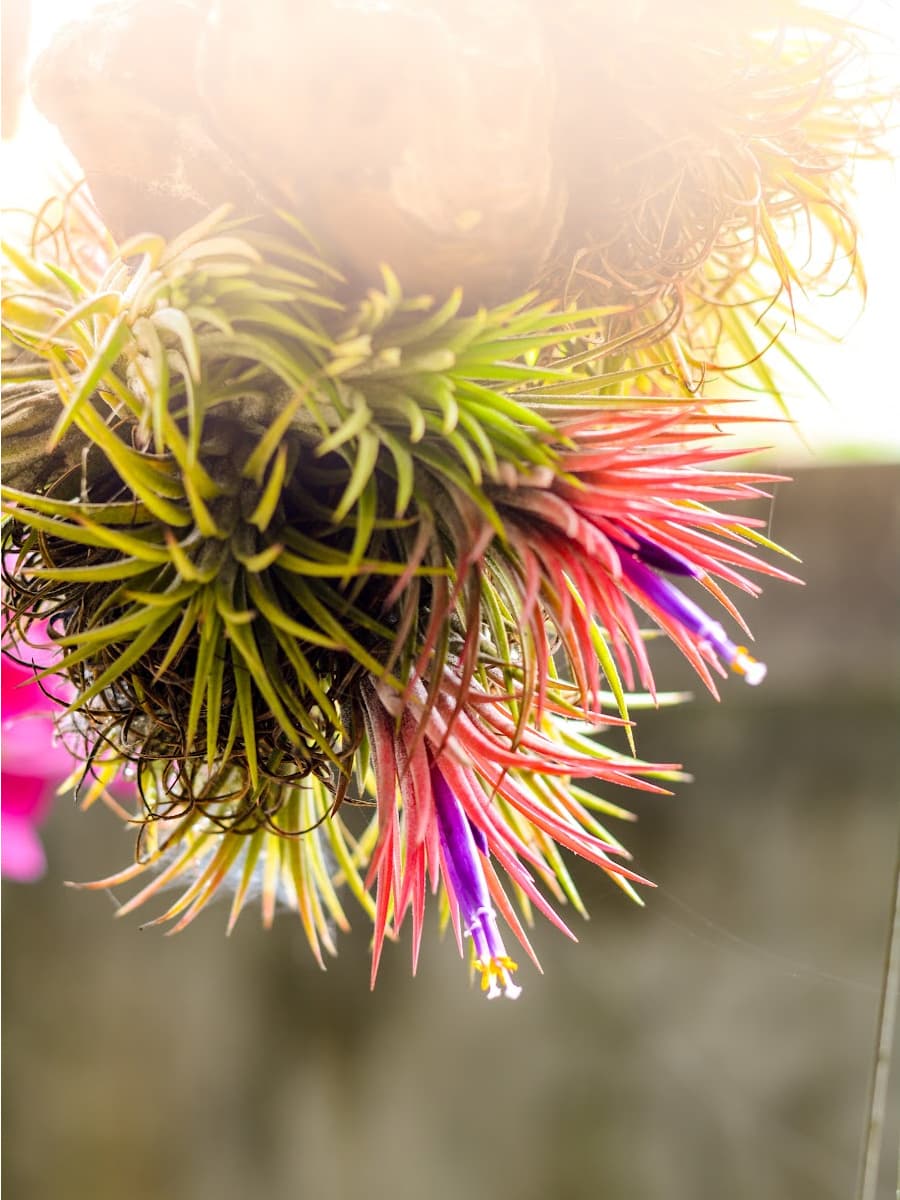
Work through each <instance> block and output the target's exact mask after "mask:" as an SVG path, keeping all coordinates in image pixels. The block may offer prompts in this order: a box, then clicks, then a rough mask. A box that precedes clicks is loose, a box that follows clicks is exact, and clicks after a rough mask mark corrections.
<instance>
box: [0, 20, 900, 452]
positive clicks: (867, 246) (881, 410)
mask: <svg viewBox="0 0 900 1200" xmlns="http://www.w3.org/2000/svg"><path fill="white" fill-rule="evenodd" d="M100 2H101V0H32V50H33V52H34V53H36V52H37V51H38V50H39V49H40V48H41V47H42V46H43V45H45V44H46V42H47V41H48V40H49V39H50V37H52V34H53V32H54V30H55V29H56V28H57V27H58V26H59V25H61V24H63V23H64V22H65V21H68V20H71V19H72V18H73V17H76V16H79V15H82V14H84V13H86V12H89V11H90V10H91V9H93V8H96V7H98V4H99V3H100ZM735 2H736V0H735ZM824 3H825V6H827V7H829V8H832V9H834V10H835V11H838V12H841V13H842V14H845V15H846V14H847V13H848V11H849V12H850V13H852V15H853V16H854V17H855V19H856V20H857V21H858V22H859V24H860V25H863V26H865V27H867V28H869V29H871V30H873V31H875V32H876V34H877V35H878V36H877V40H876V43H875V46H876V49H875V59H876V66H877V70H878V73H879V75H881V76H882V77H884V78H887V79H893V80H894V82H895V84H896V85H897V86H898V87H900V4H897V3H894V2H893V0H859V2H858V3H855V4H852V5H848V4H841V3H840V2H839V0H824ZM894 123H895V126H898V128H895V129H894V131H893V133H892V135H891V140H892V150H893V153H894V158H895V161H894V162H893V163H892V164H887V163H860V164H859V165H858V167H857V169H856V176H855V183H856V194H857V199H856V203H855V206H854V207H855V212H856V215H857V218H858V222H859V228H860V250H861V253H862V258H863V262H864V263H865V266H866V273H867V276H868V283H869V292H868V301H867V304H866V307H865V310H864V311H862V312H860V304H859V301H858V298H856V297H853V298H850V297H845V296H841V297H838V298H834V299H829V298H827V297H826V298H824V299H822V300H821V301H820V302H819V303H818V304H817V305H813V306H812V307H811V310H810V312H811V315H812V317H813V318H814V319H815V318H818V319H819V320H820V321H821V323H822V324H823V325H825V327H826V328H827V329H828V330H829V332H830V333H831V334H833V335H835V336H836V337H837V338H838V339H839V340H837V341H833V342H826V341H822V340H819V339H817V340H815V341H810V340H808V339H807V338H806V337H805V336H804V338H803V340H801V339H800V337H799V335H794V336H793V337H791V340H790V342H789V344H790V347H791V349H792V351H793V352H794V353H795V354H796V355H797V356H798V357H800V358H801V359H802V360H803V362H804V365H805V366H806V367H807V368H808V369H809V371H810V373H811V374H812V375H813V376H814V377H815V378H816V379H817V381H818V382H819V384H820V386H821V387H822V388H823V389H824V391H825V392H826V393H827V394H828V397H829V401H828V402H825V401H823V400H822V398H821V396H820V395H819V394H818V393H817V392H816V391H815V390H814V389H813V388H811V387H809V386H807V385H805V384H803V385H802V387H801V386H800V385H799V384H798V385H797V387H796V389H795V390H792V391H790V392H789V394H788V400H789V405H790V409H791V413H792V415H793V416H794V417H795V419H796V422H797V426H798V427H799V428H800V429H802V431H803V441H801V440H800V438H799V437H798V436H797V434H796V433H795V432H793V431H792V430H790V429H788V428H783V429H781V430H779V431H776V432H775V433H774V434H773V435H771V436H770V429H771V427H770V429H769V430H767V431H766V436H765V441H766V442H773V443H777V444H778V447H779V457H780V458H781V459H783V460H788V461H792V462H796V463H797V464H801V463H812V462H816V461H823V460H825V459H833V458H834V457H850V456H852V457H862V458H867V459H890V460H895V461H896V460H898V459H900V371H898V369H897V367H896V366H895V365H894V363H893V361H892V359H893V354H894V353H895V352H896V351H897V350H898V349H900V301H898V285H900V105H898V108H897V110H896V111H895V114H894ZM61 153H64V152H61V150H60V144H59V140H58V138H56V136H55V133H54V131H53V130H52V129H51V128H50V127H49V126H48V125H47V124H46V123H45V122H43V121H42V120H41V119H40V118H39V117H38V116H37V114H36V113H34V112H33V111H32V110H26V111H25V113H24V114H23V119H22V124H21V127H20V132H19V135H18V136H17V138H16V139H15V141H14V142H13V143H5V144H3V146H2V159H0V200H2V203H3V205H4V206H8V205H22V206H25V207H35V206H37V205H38V204H39V203H40V202H41V200H42V199H43V198H44V195H45V189H46V186H47V185H46V177H47V176H46V172H47V164H48V163H50V162H52V161H54V160H55V159H58V157H59V155H60V154H61ZM804 442H805V443H806V445H804Z"/></svg>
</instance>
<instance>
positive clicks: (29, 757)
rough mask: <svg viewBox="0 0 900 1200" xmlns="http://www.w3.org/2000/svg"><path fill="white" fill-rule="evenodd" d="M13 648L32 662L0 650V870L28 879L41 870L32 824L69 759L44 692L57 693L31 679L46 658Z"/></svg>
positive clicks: (43, 812)
mask: <svg viewBox="0 0 900 1200" xmlns="http://www.w3.org/2000/svg"><path fill="white" fill-rule="evenodd" d="M16 651H17V658H19V659H23V660H26V662H27V660H29V659H31V660H32V661H33V662H34V664H35V666H27V665H24V663H23V662H19V661H17V660H16V659H14V658H12V657H10V656H9V655H7V654H0V679H2V700H3V710H2V732H3V759H2V793H0V810H2V828H0V873H2V875H3V876H4V878H7V879H15V880H18V881H19V882H22V883H28V882H31V881H32V880H35V879H38V878H39V877H40V876H41V875H42V874H43V873H44V869H45V867H46V859H45V857H44V848H43V846H42V845H41V841H40V838H39V837H38V834H37V827H38V825H40V823H41V822H42V821H43V819H44V817H45V816H46V814H47V810H48V809H49V806H50V802H51V800H52V798H53V793H54V791H55V789H56V787H58V786H59V784H60V783H62V781H63V780H64V779H65V778H66V776H67V775H68V774H69V773H70V771H71V770H72V765H73V761H74V760H73V758H72V756H71V754H70V753H69V752H68V750H66V748H65V746H64V745H63V744H62V743H61V742H60V741H59V740H58V739H57V738H56V736H55V733H54V725H53V719H52V714H53V711H54V709H55V708H56V707H57V706H56V704H55V703H54V701H53V699H52V697H51V695H48V694H47V693H48V691H49V692H52V693H55V694H57V695H58V694H59V690H60V689H59V687H58V686H57V687H56V688H52V687H49V686H48V683H49V681H48V683H45V684H44V685H43V686H42V685H41V684H40V683H38V682H36V681H35V678H34V676H35V670H36V669H37V668H41V667H44V666H47V665H48V663H49V661H51V660H50V659H49V656H48V655H47V654H45V653H44V652H43V651H41V650H32V649H31V647H25V646H17V647H16ZM53 682H54V683H55V682H56V681H53ZM45 688H47V691H45V690H44V689H45ZM60 698H62V697H61V696H60Z"/></svg>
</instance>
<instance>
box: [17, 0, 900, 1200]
mask: <svg viewBox="0 0 900 1200" xmlns="http://www.w3.org/2000/svg"><path fill="white" fill-rule="evenodd" d="M60 7H61V6H59V5H57V6H55V9H54V6H53V5H50V4H48V3H44V4H43V5H42V4H38V3H35V5H34V12H35V29H34V31H33V40H34V41H35V44H37V43H39V42H40V41H42V40H46V36H47V30H48V28H49V26H48V24H47V23H48V22H52V21H53V20H59V19H60V13H59V11H58V10H59V8H60ZM65 7H66V10H67V11H68V12H71V11H73V9H74V8H75V7H76V6H75V5H73V4H69V5H66V6H65ZM860 7H861V10H865V12H866V13H868V14H869V16H870V18H871V20H872V22H877V21H878V20H880V19H882V18H884V21H885V22H887V21H888V20H889V19H890V15H891V10H890V7H889V6H885V5H883V4H878V3H875V4H871V5H868V6H865V5H863V6H860ZM51 144H52V138H51V137H50V135H49V134H48V132H47V130H46V129H42V128H41V127H40V125H39V124H38V123H37V121H36V118H35V116H34V114H33V113H30V112H28V111H26V112H25V113H24V114H23V118H22V123H21V130H20V134H19V137H18V139H17V141H16V142H15V143H13V144H7V145H5V146H4V147H3V155H4V180H5V182H4V189H5V191H6V198H7V199H9V198H10V194H11V193H10V190H9V189H10V187H11V183H10V180H14V182H15V187H16V188H18V189H20V190H19V191H18V193H17V196H18V197H19V198H21V199H23V200H25V199H27V198H28V189H29V188H32V187H33V188H39V187H40V183H39V182H36V181H37V180H38V179H39V167H40V164H41V163H42V162H46V156H47V154H48V153H49V149H48V147H49V146H50V145H51ZM860 172H861V174H860V179H859V191H860V194H859V204H858V212H859V216H860V223H861V227H862V231H863V234H862V237H863V243H862V249H863V253H864V254H865V255H866V257H867V261H868V267H869V278H870V302H869V307H868V309H867V311H866V313H865V315H864V316H862V317H860V318H858V319H856V317H857V314H856V310H855V309H854V310H852V311H851V309H852V306H851V307H850V308H846V309H841V308H840V305H839V306H838V309H839V313H838V316H837V318H836V319H832V320H831V322H830V323H831V325H832V327H834V326H835V324H837V326H838V327H839V328H838V332H840V333H844V332H846V335H847V336H846V337H843V338H842V340H840V341H839V342H838V343H836V344H834V345H832V346H827V345H826V346H823V347H815V348H810V347H806V348H804V350H803V354H804V360H805V361H806V362H807V363H808V364H809V365H810V366H811V369H812V371H813V373H814V374H816V375H818V377H819V378H820V379H821V380H822V381H823V383H824V384H825V386H826V388H827V390H828V392H829V394H830V397H831V403H830V405H829V404H826V403H825V402H824V401H822V400H821V399H820V398H818V397H816V396H814V395H813V394H812V393H811V392H810V393H809V394H797V395H794V396H792V397H791V403H792V408H793V411H794V412H795V413H796V414H797V415H798V417H799V419H800V421H801V423H802V425H803V430H804V435H805V437H806V439H807V441H808V442H809V443H810V445H811V446H812V448H813V451H814V453H813V452H811V451H810V449H808V448H805V447H804V446H803V444H801V443H800V442H799V440H798V439H797V438H796V436H795V435H794V434H792V433H791V432H790V431H787V430H785V431H780V432H778V434H777V438H776V440H777V441H778V448H777V450H776V451H774V452H773V453H772V454H771V455H770V456H769V458H768V459H767V466H771V467H772V469H774V470H777V469H779V467H780V466H781V465H786V466H787V468H788V469H789V470H790V471H791V473H793V474H794V475H795V476H796V481H795V482H794V483H793V484H791V485H789V486H788V485H779V486H778V487H777V489H776V490H775V498H774V501H773V503H772V505H771V510H770V513H769V516H770V532H771V535H772V536H773V537H774V538H775V539H776V540H777V541H779V542H781V543H782V544H785V545H787V546H790V547H791V548H792V549H793V550H795V551H796V552H797V553H798V554H799V555H800V556H801V558H802V559H803V566H802V569H801V574H802V576H803V578H804V580H805V581H806V586H805V587H804V588H791V587H787V586H784V585H777V584H771V585H769V586H768V587H767V588H766V591H765V594H764V596H763V597H762V598H761V599H760V600H759V601H758V602H757V603H755V604H754V605H752V606H751V607H750V609H749V611H748V613H747V615H748V617H749V619H750V621H751V623H752V625H753V629H754V633H755V634H756V639H757V646H758V649H759V654H760V657H762V658H764V659H765V660H766V661H767V662H768V664H769V677H768V679H767V680H766V683H765V685H764V687H762V688H759V689H755V690H754V689H748V688H745V687H743V686H742V685H741V683H740V682H739V681H737V680H731V681H729V682H728V683H727V684H725V685H724V688H723V692H724V703H723V704H722V705H718V704H716V703H715V702H714V701H712V700H711V699H710V698H709V697H706V696H703V695H700V694H698V695H697V697H696V700H695V701H694V703H692V704H690V705H687V706H684V707H681V708H678V709H670V710H666V711H663V712H660V713H658V714H644V716H643V718H642V720H641V725H640V738H639V747H638V748H639V752H640V753H641V754H642V755H643V756H644V757H646V758H648V759H657V760H666V761H670V760H672V759H673V758H677V759H679V760H681V761H683V762H684V763H685V764H686V765H687V767H688V768H689V769H690V770H691V771H692V772H693V773H694V775H695V776H696V781H695V782H694V783H692V784H684V785H681V786H679V788H678V789H677V794H676V795H674V796H672V797H670V798H653V797H641V796H635V797H634V798H633V800H634V807H635V809H636V811H637V812H638V813H639V817H640V820H639V822H638V823H637V824H636V825H635V826H634V827H633V828H629V829H627V830H626V831H625V840H626V842H627V844H628V845H629V847H630V848H631V849H632V850H633V851H634V854H635V858H636V861H637V865H638V867H639V869H640V870H641V871H643V872H644V873H646V874H647V875H649V876H650V877H652V878H653V879H655V880H657V881H659V883H660V887H659V889H658V890H657V891H655V892H652V893H649V894H648V896H647V901H648V903H647V908H646V909H644V910H639V909H637V908H634V907H632V906H631V905H629V903H628V902H627V901H626V900H625V899H624V898H623V897H622V896H621V895H620V894H619V893H618V891H617V890H616V889H614V888H613V887H612V886H611V885H609V884H608V882H607V881H606V880H605V879H603V878H602V877H600V876H599V873H597V872H596V871H594V870H593V869H592V868H590V867H588V866H587V865H586V864H585V865H584V866H583V869H582V867H581V866H580V865H579V864H577V863H576V864H574V871H575V873H576V877H577V880H578V884H579V887H580V888H581V890H582V892H583V895H584V898H585V901H586V904H587V906H588V908H589V910H590V912H591V917H592V919H591V921H590V922H589V923H581V922H578V923H577V925H576V929H577V933H578V935H579V939H580V944H579V945H577V946H575V945H572V944H570V943H568V942H566V941H565V940H564V939H562V938H561V937H560V936H559V935H558V934H557V933H556V932H555V931H553V930H552V929H550V928H549V927H547V926H546V925H541V926H539V927H538V928H537V929H536V931H535V943H536V948H537V950H538V953H539V955H540V957H541V960H542V963H543V966H544V970H545V972H546V974H545V976H544V977H543V978H541V977H540V976H538V975H537V973H536V972H535V971H534V970H533V969H532V968H531V967H530V966H528V965H523V967H522V970H521V972H520V976H521V982H522V983H523V985H524V987H525V991H524V993H523V995H522V997H521V999H520V1000H519V1001H518V1002H517V1003H515V1004H508V1003H505V1002H497V1003H495V1004H488V1003H486V1002H484V1001H483V1000H482V999H481V997H480V996H479V995H478V993H477V992H476V991H475V990H474V989H472V988H470V987H469V986H468V984H467V979H466V968H465V966H464V965H463V964H462V963H461V962H460V961H459V959H458V958H457V956H456V952H455V949H454V946H453V944H452V939H449V938H448V939H444V941H443V942H440V941H439V940H438V939H437V937H436V936H432V937H429V936H427V935H426V938H425V943H424V949H423V955H422V962H421V965H420V969H419V976H418V978H417V979H415V980H412V979H410V978H409V968H408V950H409V948H408V945H407V944H402V945H399V946H396V947H388V949H387V950H386V952H385V958H384V961H383V965H382V971H381V977H380V980H379V984H378V988H377V990H376V992H375V993H374V994H370V993H369V991H368V970H369V968H368V956H367V937H366V923H365V921H364V920H363V919H362V918H360V919H359V920H358V921H356V923H355V929H354V932H353V935H352V936H351V937H349V938H346V939H344V940H343V941H342V943H341V946H340V950H341V955H340V958H339V959H338V960H336V961H335V962H334V963H333V964H332V965H331V966H330V967H329V970H328V971H327V973H321V972H320V971H318V969H317V968H316V967H315V965H314V964H313V962H312V961H311V959H310V956H309V954H308V951H307V949H306V946H305V941H304V938H303V935H302V931H301V929H300V927H299V923H297V922H296V920H295V919H294V918H292V917H290V916H287V915H285V916H283V917H282V918H281V919H280V920H279V921H278V922H277V923H276V927H275V929H274V931H273V932H271V933H269V934H265V933H263V932H262V931H261V930H260V929H259V928H258V925H257V924H256V923H255V921H254V913H253V911H252V909H251V910H249V911H248V912H247V913H246V914H245V916H244V917H243V918H242V920H241V922H240V924H239V926H238V928H237V930H236V932H235V934H234V935H233V937H232V938H231V939H230V940H227V941H226V939H225V938H224V933H223V930H224V924H225V910H224V908H223V907H221V906H220V907H218V908H213V909H211V910H210V911H208V912H207V913H206V914H204V916H203V917H201V918H200V920H199V921H198V922H197V923H196V924H195V925H194V926H192V927H191V928H190V929H189V930H188V931H187V932H185V933H184V934H181V935H179V936H178V937H176V938H171V939H170V938H166V937H164V936H162V934H161V933H160V932H159V931H158V930H146V931H143V932H142V931H141V930H140V929H139V927H138V921H137V919H135V918H126V919H125V920H123V921H122V922H117V921H114V920H113V919H112V917H113V913H114V904H113V903H112V902H111V900H110V899H109V898H108V897H107V896H105V895H103V894H96V893H81V894H79V893H75V892H72V891H69V890H68V889H66V888H65V887H64V886H63V881H64V880H72V879H75V880H84V879H90V878H95V877H98V876H102V875H105V874H107V873H109V872H110V871H112V870H114V869H116V868H117V867H119V866H121V865H123V864H124V863H125V862H127V861H129V859H130V855H131V834H129V833H126V832H124V831H123V830H122V829H121V828H120V827H119V826H118V824H117V822H116V820H115V818H114V817H112V816H111V815H110V814H109V813H107V812H105V811H103V810H102V809H101V808H100V807H99V806H98V807H97V808H95V809H94V810H92V811H91V812H89V813H87V814H84V813H79V812H78V811H76V810H75V809H74V808H73V807H72V806H71V805H70V804H69V803H67V802H65V801H61V802H60V803H59V804H58V806H57V807H56V809H55V811H54V813H53V816H52V818H51V821H50V823H49V825H48V826H47V827H46V831H45V833H46V837H45V841H46V845H47V850H48V857H49V861H50V870H49V873H48V875H47V877H46V878H45V879H44V880H43V881H42V882H41V883H39V884H36V885H33V886H17V885H8V884H4V885H3V914H2V920H3V938H4V966H5V968H6V969H5V971H4V974H3V1004H4V1016H5V1028H4V1035H5V1036H4V1066H3V1072H4V1085H5V1097H6V1104H5V1106H4V1113H3V1125H4V1128H3V1132H4V1135H5V1136H4V1148H5V1154H4V1165H3V1182H4V1183H5V1184H6V1185H7V1187H8V1188H9V1192H8V1194H9V1195H10V1196H11V1197H21V1198H22V1200H43V1198H45V1197H64V1198H65V1200H113V1198H116V1200H118V1198H119V1197H122V1196H127V1197H129V1200H158V1198H159V1197H163V1196H164V1197H166V1200H244V1198H245V1197H248V1196H251V1195H260V1196H265V1197H267V1198H269V1200H282V1198H284V1200H287V1197H297V1196H308V1197H313V1198H316V1200H318V1198H320V1197H321V1198H325V1200H350V1198H351V1197H357V1196H359V1195H366V1196H369V1197H373V1198H375V1200H381V1198H382V1197H384V1198H385V1200H387V1198H388V1197H390V1200H413V1198H414V1197H415V1198H418V1197H420V1196H427V1197H429V1198H430V1200H457V1198H458V1197H460V1196H464V1197H467V1198H468V1200H488V1198H489V1197H491V1198H498V1200H506V1198H507V1197H509V1198H510V1200H511V1198H512V1197H516V1200H545V1198H547V1197H554V1198H559V1200H589V1198H590V1200H594V1198H595V1197H598V1196H602V1197H604V1198H607V1200H658V1198H662V1197H665V1200H723V1198H725V1197H728V1200H851V1197H852V1196H853V1189H854V1184H855V1178H856V1171H857V1160H858V1152H859V1146H860V1142H861V1138H862V1132H863V1123H864V1117H865V1104H866V1098H867V1085H868V1079H869V1072H870V1060H871V1054H872V1046H873V1039H874V1032H875V1019H876V1011H877V1004H878V992H879V987H880V976H881V967H882V955H883V949H884V943H885V940H886V935H887V920H888V911H889V907H890V900H891V886H892V869H893V864H894V857H895V854H896V840H897V826H898V795H900V739H898V716H900V632H898V615H900V573H898V571H897V564H898V553H897V552H898V549H900V464H898V458H900V419H898V416H897V414H898V411H900V407H898V406H900V396H898V394H897V391H898V389H897V385H896V371H895V370H894V369H893V366H892V351H893V346H894V343H895V341H896V332H895V331H896V303H895V292H896V279H897V275H898V268H900V261H898V260H900V249H898V233H897V221H896V213H897V211H898V207H900V206H898V193H897V183H896V177H895V175H894V174H893V173H892V172H891V170H890V169H889V168H886V167H884V166H881V167H879V166H874V165H873V166H871V167H866V168H865V169H863V168H860ZM825 309H826V312H829V311H832V310H829V308H828V306H827V305H826V306H825ZM841 314H842V315H841ZM832 316H833V317H834V314H833V313H832ZM841 319H844V321H845V325H844V327H843V328H841V327H840V321H841ZM795 349H796V347H795ZM767 438H768V434H767ZM659 650H660V653H659V654H658V656H657V660H656V661H657V664H658V671H657V675H658V680H659V683H660V686H661V687H665V688H673V689H674V688H681V687H694V686H695V684H694V682H693V679H692V676H691V674H690V671H689V669H688V667H687V666H686V665H685V664H683V663H682V662H680V661H679V660H678V658H677V657H676V656H675V655H674V654H670V653H669V652H668V650H667V648H666V647H659ZM617 798H620V797H617ZM625 799H626V802H627V801H628V799H630V798H629V797H626V798H625ZM432 933H434V934H435V935H436V931H435V930H432ZM895 1058H896V1055H895ZM898 1078H900V1063H896V1064H895V1068H894V1080H895V1082H896V1080H897V1079H898ZM898 1092H900V1089H898V1088H897V1087H895V1088H894V1090H893V1095H894V1100H893V1103H892V1106H891V1108H890V1109H889V1112H888V1121H887V1133H886V1139H885V1144H886V1154H885V1160H884V1164H883V1170H882V1177H881V1182H880V1191H879V1193H878V1196H879V1200H889V1198H891V1197H893V1195H894V1188H895V1186H896V1178H895V1177H896V1146H897V1141H898V1128H900V1105H898V1103H897V1096H898Z"/></svg>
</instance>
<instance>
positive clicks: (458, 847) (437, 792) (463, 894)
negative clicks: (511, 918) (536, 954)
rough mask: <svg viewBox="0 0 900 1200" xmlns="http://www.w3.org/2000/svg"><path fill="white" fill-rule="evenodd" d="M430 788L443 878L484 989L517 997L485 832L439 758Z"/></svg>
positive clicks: (513, 968)
mask: <svg viewBox="0 0 900 1200" xmlns="http://www.w3.org/2000/svg"><path fill="white" fill-rule="evenodd" d="M430 776H431V794H432V796H433V798H434V807H435V811H436V813H437V823H438V836H439V839H440V847H441V860H442V862H443V867H444V882H445V884H447V885H449V889H448V890H449V891H450V893H451V895H452V896H453V898H454V900H455V901H456V903H457V905H458V906H459V910H460V915H461V917H462V921H463V928H464V932H465V933H466V934H468V936H469V937H471V939H472V942H473V944H474V946H475V967H476V969H477V970H479V971H480V972H481V990H482V991H484V992H487V994H488V998H489V999H491V1000H493V999H494V998H495V997H496V996H499V995H500V987H501V986H502V988H503V994H504V995H505V996H507V997H508V998H509V999H510V1000H515V998H516V997H517V996H518V995H519V993H520V992H521V991H522V989H521V988H520V987H519V986H518V985H517V984H515V983H513V981H512V972H513V971H515V970H516V964H515V963H514V962H513V961H512V959H511V958H510V957H509V955H508V954H507V952H506V947H505V946H504V944H503V939H502V937H501V936H500V931H499V930H498V928H497V915H496V913H495V912H494V909H493V906H492V904H491V897H490V892H489V891H488V886H487V881H486V880H485V877H484V870H483V868H482V865H481V858H482V855H484V856H485V857H486V856H487V840H486V839H485V837H484V835H483V834H481V833H480V831H479V833H480V836H479V837H478V838H476V836H475V833H474V830H473V828H472V824H471V822H470V821H469V819H468V817H467V816H466V814H465V813H464V812H463V808H462V805H461V804H460V802H459V801H458V800H457V798H456V796H455V795H454V794H453V789H452V788H451V787H450V785H449V784H448V783H447V781H446V779H445V778H444V776H443V775H442V774H441V771H440V768H439V767H438V766H437V764H436V763H432V764H431V770H430Z"/></svg>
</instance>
